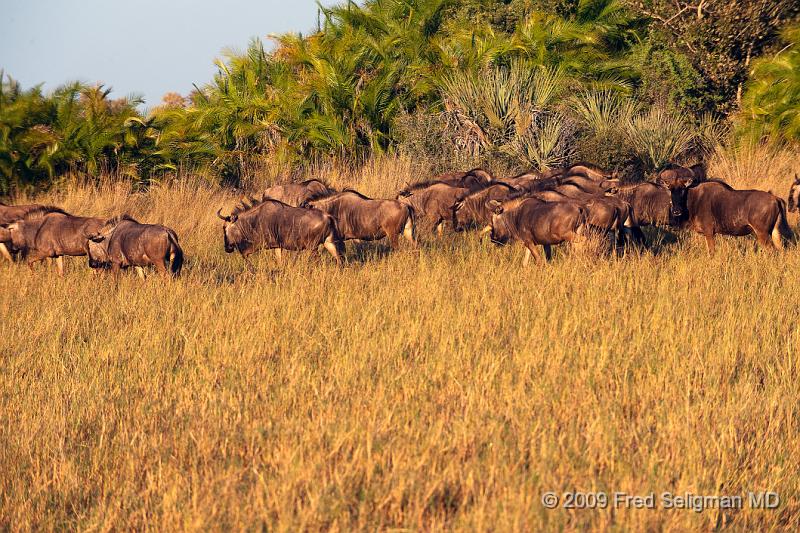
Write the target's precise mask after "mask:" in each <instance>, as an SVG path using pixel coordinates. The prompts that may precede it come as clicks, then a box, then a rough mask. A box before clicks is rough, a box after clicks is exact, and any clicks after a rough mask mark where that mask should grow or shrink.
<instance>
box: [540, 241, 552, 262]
mask: <svg viewBox="0 0 800 533" xmlns="http://www.w3.org/2000/svg"><path fill="white" fill-rule="evenodd" d="M542 249H543V250H544V258H545V260H547V262H548V263H549V262H550V259H552V258H553V249H552V248H551V246H550V245H549V244H543V245H542Z"/></svg>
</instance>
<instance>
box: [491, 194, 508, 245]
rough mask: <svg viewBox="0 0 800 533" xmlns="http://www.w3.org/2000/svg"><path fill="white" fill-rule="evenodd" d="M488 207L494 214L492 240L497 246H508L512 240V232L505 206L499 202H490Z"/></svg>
mask: <svg viewBox="0 0 800 533" xmlns="http://www.w3.org/2000/svg"><path fill="white" fill-rule="evenodd" d="M486 207H488V208H489V210H490V211H491V212H492V224H491V226H490V228H491V233H490V235H489V236H490V238H491V240H492V242H493V243H495V244H506V243H508V241H509V240H511V230H510V229H509V227H508V223H507V222H506V220H505V217H506V214H505V210H504V208H503V204H501V203H500V202H498V201H497V200H489V201H488V202H486Z"/></svg>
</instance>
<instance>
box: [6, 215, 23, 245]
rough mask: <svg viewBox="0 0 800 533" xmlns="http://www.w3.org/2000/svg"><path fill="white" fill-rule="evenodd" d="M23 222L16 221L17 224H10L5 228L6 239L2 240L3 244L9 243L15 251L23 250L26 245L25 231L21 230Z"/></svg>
mask: <svg viewBox="0 0 800 533" xmlns="http://www.w3.org/2000/svg"><path fill="white" fill-rule="evenodd" d="M23 224H25V222H24V221H22V220H18V221H17V222H12V223H11V224H9V225H7V226H6V228H5V229H6V231H5V232H4V233H5V234H6V237H7V239H2V240H4V241H5V242H10V243H11V246H13V247H14V249H15V250H24V249H25V247H26V245H27V243H26V241H25V231H24V228H23Z"/></svg>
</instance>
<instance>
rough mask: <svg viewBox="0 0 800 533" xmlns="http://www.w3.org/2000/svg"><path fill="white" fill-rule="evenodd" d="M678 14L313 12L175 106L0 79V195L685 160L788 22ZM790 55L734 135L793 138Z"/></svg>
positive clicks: (580, 4) (610, 4)
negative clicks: (57, 187) (176, 181)
mask: <svg viewBox="0 0 800 533" xmlns="http://www.w3.org/2000/svg"><path fill="white" fill-rule="evenodd" d="M687 6H688V4H685V3H681V2H677V3H674V2H667V1H666V0H647V1H636V2H634V1H633V0H366V1H365V2H363V3H362V4H356V3H354V2H347V3H343V4H340V5H338V6H334V7H321V8H320V9H321V15H322V19H321V24H320V27H319V28H318V31H316V32H314V33H312V34H311V35H308V36H302V35H298V34H285V35H280V36H273V37H271V38H272V39H273V41H274V43H275V46H274V48H273V49H272V50H270V51H266V50H265V49H264V46H263V44H262V42H261V41H259V40H254V41H252V42H251V43H250V45H249V46H248V48H247V49H246V50H245V51H244V52H233V51H228V52H226V53H225V54H224V56H223V58H222V59H218V60H216V61H215V65H216V69H217V70H216V74H215V75H214V76H213V78H212V79H211V81H210V82H209V83H207V84H205V85H203V86H202V87H196V90H195V91H194V92H193V93H192V94H190V95H188V97H186V98H183V97H181V96H180V95H167V97H165V100H164V102H163V104H162V105H159V106H156V107H153V108H151V109H150V111H149V112H148V114H147V115H146V116H144V115H142V114H141V113H140V112H138V111H137V105H139V104H140V103H141V101H140V100H139V99H137V98H124V99H119V100H112V99H110V98H109V90H108V89H105V88H103V87H88V86H85V85H82V84H78V83H74V84H68V85H65V86H63V87H60V88H58V89H57V90H55V91H53V92H52V93H51V94H47V95H45V94H44V93H43V92H42V90H41V88H40V87H34V88H32V89H29V90H22V89H21V88H20V87H19V85H18V84H17V83H16V82H14V81H13V80H11V79H10V78H8V79H5V80H3V83H2V88H0V192H2V193H7V192H9V191H10V190H11V189H16V188H20V187H26V186H30V185H40V184H46V183H48V182H50V181H52V180H53V179H55V178H57V177H58V176H59V175H62V174H64V173H67V172H71V171H73V172H80V173H88V174H96V173H98V172H100V171H110V172H115V173H118V174H124V175H130V176H137V177H139V178H141V179H148V178H149V177H150V176H152V175H157V174H158V173H159V172H163V171H174V170H177V169H179V168H187V167H188V168H193V169H205V170H207V171H208V173H209V174H211V175H213V176H218V177H219V178H221V179H223V180H226V181H230V182H234V183H236V182H239V181H241V180H242V179H247V178H248V175H249V174H251V173H254V172H256V171H257V170H258V169H259V168H262V167H264V166H265V163H266V162H274V163H278V164H280V165H281V166H287V167H292V166H295V167H296V166H303V165H309V166H312V165H315V164H316V163H318V162H320V161H321V160H324V159H331V158H332V159H336V160H338V161H341V162H347V163H354V164H359V163H361V162H364V161H366V160H368V159H370V158H372V157H374V156H376V155H380V154H384V153H391V152H394V151H402V152H405V153H409V154H411V155H413V156H418V157H419V158H421V159H425V160H426V161H428V162H429V163H430V164H431V165H432V166H434V167H436V168H440V169H445V168H447V167H451V166H453V165H461V164H464V163H466V162H481V163H483V162H487V161H488V162H489V163H491V164H494V163H497V164H499V165H500V166H502V167H517V168H529V167H537V168H545V167H549V166H552V165H558V164H562V163H564V162H565V161H567V160H568V159H571V158H574V157H578V158H583V159H587V160H591V161H594V162H596V163H598V164H601V165H604V166H607V167H617V168H620V167H626V166H634V167H637V168H638V171H639V172H640V173H641V172H647V171H650V170H653V169H654V168H657V167H659V166H660V165H662V164H664V162H666V160H667V159H668V158H674V157H681V156H686V155H687V154H690V153H695V154H699V153H701V152H702V150H703V149H704V148H703V147H704V146H705V145H707V144H708V142H710V141H708V140H707V139H708V138H710V137H708V135H706V134H707V133H708V132H712V133H713V131H714V129H715V128H716V126H715V125H716V124H718V123H719V120H718V119H715V118H710V119H708V120H705V121H704V120H701V119H700V118H698V117H701V116H702V115H703V113H704V112H713V113H714V115H715V116H720V115H721V114H722V115H724V114H725V113H726V112H727V111H729V110H730V109H731V108H732V106H733V105H734V103H735V99H736V94H737V93H736V89H737V87H740V85H741V82H742V81H743V80H744V75H745V73H746V72H747V69H748V65H749V62H750V60H751V59H752V58H755V57H756V56H758V55H759V54H761V53H762V52H764V51H771V50H773V49H774V46H775V45H776V39H775V35H776V28H777V25H778V24H780V23H782V22H783V21H785V20H788V19H790V18H791V17H792V16H794V14H796V12H797V11H798V9H797V7H796V6H794V5H793V4H792V3H791V2H789V0H780V1H778V2H768V1H767V0H748V1H747V2H745V3H744V4H742V5H740V6H739V5H737V4H729V5H727V4H726V5H722V4H718V3H703V4H702V5H701V6H700V7H699V8H698V7H697V6H695V9H694V10H692V9H689V8H688V7H687ZM742 14H744V15H746V16H744V17H743V15H742ZM787 35H790V37H789V39H790V40H791V39H794V40H792V41H791V42H793V43H796V42H797V39H796V37H791V35H793V34H790V33H787ZM795 46H796V44H793V45H791V47H790V48H787V50H784V51H783V52H781V53H779V54H778V55H777V56H775V58H774V59H772V60H769V61H767V60H763V61H756V62H755V63H754V64H753V66H754V79H753V81H752V83H751V84H750V86H749V88H748V92H747V95H746V97H745V99H744V105H745V114H746V115H747V116H748V117H749V120H748V122H747V124H749V125H750V126H751V127H752V128H757V129H758V128H760V129H762V130H764V131H768V132H769V133H770V134H778V135H781V136H784V137H786V138H796V137H797V135H798V134H797V131H798V128H800V126H798V120H799V119H798V118H797V111H796V109H797V100H796V98H797V94H798V91H797V89H796V85H797V80H796V76H797V74H796V73H797V71H798V69H797V50H796V49H794V48H793V47H795ZM673 110H675V111H673ZM707 125H710V126H709V127H706V126H707ZM692 128H694V129H695V130H697V131H695V133H694V134H693V136H692V138H691V139H690V140H687V139H686V137H687V136H688V134H687V133H686V130H688V129H692ZM698 128H699V129H698ZM673 135H674V136H675V137H671V136H673ZM714 135H716V134H714ZM714 135H711V137H713V136H714ZM437 150H438V152H436V151H437ZM665 158H667V159H665Z"/></svg>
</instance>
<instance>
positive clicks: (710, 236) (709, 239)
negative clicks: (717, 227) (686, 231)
mask: <svg viewBox="0 0 800 533" xmlns="http://www.w3.org/2000/svg"><path fill="white" fill-rule="evenodd" d="M703 235H704V236H705V238H706V246H708V253H709V254H710V255H714V251H715V250H716V248H717V247H716V244H715V243H714V232H709V233H704V234H703Z"/></svg>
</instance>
